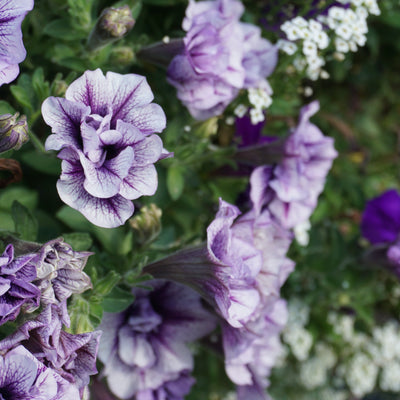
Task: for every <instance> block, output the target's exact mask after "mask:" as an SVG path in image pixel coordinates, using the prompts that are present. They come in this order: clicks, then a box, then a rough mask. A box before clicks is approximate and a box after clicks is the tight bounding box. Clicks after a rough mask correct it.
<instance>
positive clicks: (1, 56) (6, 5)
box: [0, 0, 33, 86]
mask: <svg viewBox="0 0 400 400" xmlns="http://www.w3.org/2000/svg"><path fill="white" fill-rule="evenodd" d="M32 8H33V0H3V1H2V2H1V4H0V27H1V29H0V86H1V85H2V84H3V83H10V82H11V81H13V80H14V79H15V78H16V77H17V76H18V74H19V66H18V64H19V63H21V62H22V61H23V60H24V59H25V56H26V51H25V48H24V44H23V42H22V32H21V24H22V21H23V20H24V18H25V15H26V14H27V13H28V11H30V10H32Z"/></svg>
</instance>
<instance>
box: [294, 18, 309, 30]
mask: <svg viewBox="0 0 400 400" xmlns="http://www.w3.org/2000/svg"><path fill="white" fill-rule="evenodd" d="M292 23H293V24H295V25H297V26H298V27H300V28H307V26H308V22H307V21H306V20H305V19H304V18H303V17H296V18H293V19H292Z"/></svg>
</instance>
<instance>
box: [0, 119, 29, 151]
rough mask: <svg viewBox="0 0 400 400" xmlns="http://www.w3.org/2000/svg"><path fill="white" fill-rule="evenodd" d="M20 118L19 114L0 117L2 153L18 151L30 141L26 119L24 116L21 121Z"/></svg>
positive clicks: (0, 147)
mask: <svg viewBox="0 0 400 400" xmlns="http://www.w3.org/2000/svg"><path fill="white" fill-rule="evenodd" d="M18 117H19V113H15V114H14V115H11V114H4V115H1V116H0V153H3V152H5V151H8V150H11V149H14V150H18V149H19V148H20V147H21V146H22V145H23V144H24V143H26V142H27V141H28V140H29V136H28V124H27V122H26V117H25V115H23V116H22V117H21V118H20V119H19V120H18Z"/></svg>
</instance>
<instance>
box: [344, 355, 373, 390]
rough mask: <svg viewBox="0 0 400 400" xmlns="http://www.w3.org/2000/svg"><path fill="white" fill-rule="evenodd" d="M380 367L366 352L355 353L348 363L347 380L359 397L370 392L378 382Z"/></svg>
mask: <svg viewBox="0 0 400 400" xmlns="http://www.w3.org/2000/svg"><path fill="white" fill-rule="evenodd" d="M378 371H379V368H378V366H377V365H376V364H375V363H374V362H373V360H372V359H371V358H369V357H368V356H367V355H366V354H364V353H357V354H355V355H354V356H353V357H352V358H351V360H350V362H349V363H348V365H347V370H346V372H347V373H346V382H347V384H348V385H349V387H350V390H351V391H352V392H353V394H354V395H356V396H357V397H363V396H364V395H366V394H367V393H370V392H371V391H372V390H373V389H374V387H375V383H376V378H377V376H378Z"/></svg>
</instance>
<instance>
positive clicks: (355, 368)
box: [328, 313, 400, 397]
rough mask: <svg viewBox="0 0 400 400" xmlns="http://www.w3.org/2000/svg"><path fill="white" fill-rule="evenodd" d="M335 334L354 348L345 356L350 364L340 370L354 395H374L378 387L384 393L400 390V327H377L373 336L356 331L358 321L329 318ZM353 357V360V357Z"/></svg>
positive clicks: (337, 317)
mask: <svg viewBox="0 0 400 400" xmlns="http://www.w3.org/2000/svg"><path fill="white" fill-rule="evenodd" d="M328 321H329V323H331V324H332V325H333V329H334V332H335V333H336V334H338V335H340V336H341V337H342V338H343V339H344V341H346V342H348V343H349V345H350V346H351V347H350V349H351V353H350V354H348V353H347V355H345V356H344V359H346V358H347V359H348V362H347V363H346V364H345V365H344V364H342V365H341V367H342V368H338V369H337V370H338V371H342V374H343V378H344V379H345V381H346V383H347V385H348V387H349V389H350V390H351V392H352V393H353V394H354V395H355V396H357V397H363V396H365V395H366V394H368V393H370V392H372V391H373V390H374V388H375V386H376V384H377V380H378V376H379V387H380V389H381V390H383V391H389V392H399V391H400V379H399V377H400V324H399V323H398V322H396V321H390V322H388V323H386V324H385V325H383V326H382V327H375V328H374V329H373V331H372V335H367V334H365V333H361V332H356V331H355V330H354V318H353V317H350V316H339V315H338V314H336V313H330V314H329V315H328ZM349 356H350V358H349Z"/></svg>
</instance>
